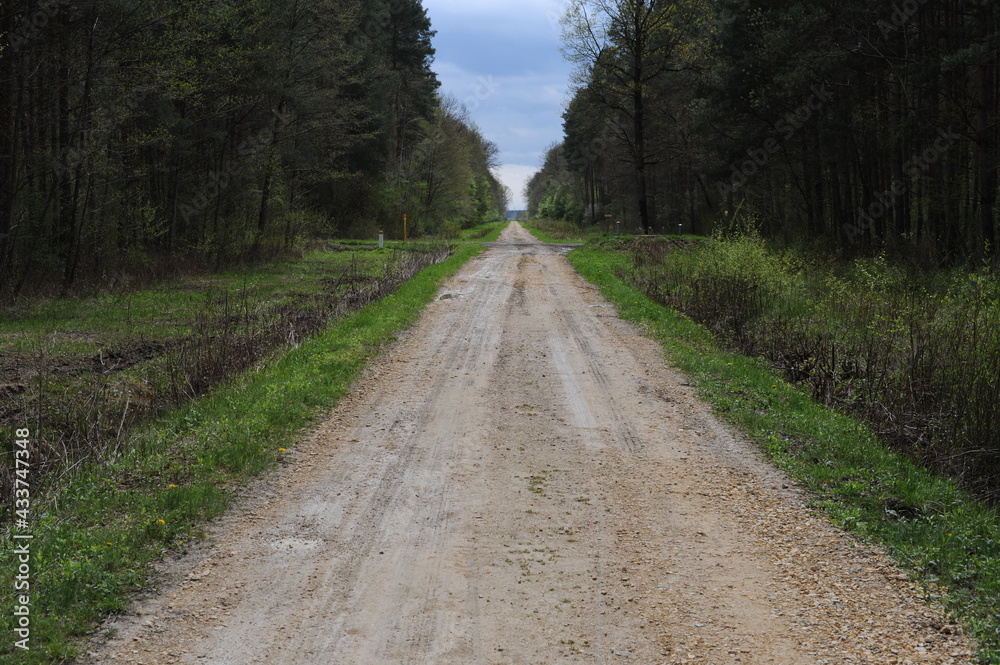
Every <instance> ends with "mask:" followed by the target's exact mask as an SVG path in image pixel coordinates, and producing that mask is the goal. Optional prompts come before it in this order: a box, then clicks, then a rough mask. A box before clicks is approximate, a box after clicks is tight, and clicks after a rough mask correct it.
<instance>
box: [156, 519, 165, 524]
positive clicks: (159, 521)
mask: <svg viewBox="0 0 1000 665" xmlns="http://www.w3.org/2000/svg"><path fill="white" fill-rule="evenodd" d="M156 523H157V524H166V523H167V521H166V520H156Z"/></svg>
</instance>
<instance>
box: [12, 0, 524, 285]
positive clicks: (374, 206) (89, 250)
mask: <svg viewBox="0 0 1000 665" xmlns="http://www.w3.org/2000/svg"><path fill="white" fill-rule="evenodd" d="M0 35H2V36H0V298H3V299H5V300H7V301H12V300H15V299H17V298H18V297H19V296H23V295H25V294H26V293H29V292H52V293H62V294H67V293H71V292H73V291H74V290H75V289H78V288H81V287H84V286H90V285H94V286H98V287H102V288H111V289H120V288H122V287H123V286H124V285H126V284H128V283H130V282H134V281H135V280H137V279H138V278H142V279H148V278H150V277H154V278H155V277H160V276H163V277H166V276H171V275H174V274H177V273H178V272H184V271H186V270H196V269H209V270H218V269H221V268H225V267H229V266H232V265H235V264H239V263H246V262H256V261H260V260H264V259H269V258H274V257H277V256H280V255H282V254H284V253H287V252H289V251H291V250H293V249H296V248H298V247H301V246H302V245H303V244H305V243H308V242H309V241H310V240H311V239H314V238H322V237H333V236H336V237H373V236H374V234H376V233H378V231H379V230H384V231H385V232H386V234H387V235H388V236H389V237H391V238H402V236H403V215H404V214H405V215H407V216H408V221H409V228H408V231H409V233H410V235H411V236H420V235H453V234H454V233H455V232H456V231H457V230H458V229H459V228H461V227H464V226H474V225H477V224H481V223H484V222H489V221H493V220H496V219H501V218H502V217H503V215H504V214H505V211H506V201H507V192H506V190H505V188H504V187H503V186H502V185H501V184H500V183H499V182H498V180H497V178H496V177H495V176H494V175H493V173H492V171H491V169H493V168H494V167H495V166H497V163H498V149H497V146H496V145H495V144H493V143H492V142H490V141H488V140H487V139H485V138H484V137H483V136H482V134H481V133H480V131H479V129H478V128H477V127H476V125H475V123H474V122H473V121H472V120H471V118H470V117H469V114H468V111H467V110H466V109H464V108H463V107H462V106H461V105H460V104H459V103H457V102H456V101H454V100H453V99H449V98H446V97H442V96H441V95H440V94H439V92H438V88H439V83H438V81H437V78H436V75H435V73H434V71H433V69H432V63H433V58H434V48H433V46H432V44H431V38H432V37H433V35H434V31H433V30H432V29H431V24H430V20H429V18H428V16H427V13H426V10H425V9H424V8H423V6H422V4H421V3H420V2H419V0H365V1H364V2H361V1H360V0H287V1H283V2H274V1H272V0H226V1H223V2H183V1H181V0H151V1H150V2H124V1H122V0H79V1H76V2H69V1H67V0H2V2H0Z"/></svg>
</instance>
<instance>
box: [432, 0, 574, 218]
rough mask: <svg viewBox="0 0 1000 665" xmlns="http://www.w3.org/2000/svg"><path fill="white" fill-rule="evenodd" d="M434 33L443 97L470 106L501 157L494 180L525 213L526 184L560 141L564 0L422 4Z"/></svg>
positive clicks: (565, 81)
mask: <svg viewBox="0 0 1000 665" xmlns="http://www.w3.org/2000/svg"><path fill="white" fill-rule="evenodd" d="M423 4H424V7H425V8H426V9H427V12H428V15H429V16H430V19H431V25H432V28H433V29H434V30H436V31H437V35H436V36H435V38H434V47H435V49H436V50H437V56H436V59H435V62H434V70H435V71H436V72H437V74H438V79H439V80H440V81H441V83H442V92H443V93H445V94H451V95H453V96H454V97H455V98H457V99H458V100H459V101H460V102H463V103H464V104H465V105H466V106H467V107H469V111H470V114H471V116H472V119H473V120H474V121H475V122H476V124H477V125H479V128H480V130H481V131H482V133H483V135H484V136H485V137H486V138H487V139H489V140H491V141H494V142H495V143H496V144H497V145H498V146H499V147H500V151H501V155H500V159H501V160H502V161H503V162H504V165H503V166H502V167H501V168H500V169H499V173H498V175H499V176H500V179H501V180H502V181H503V183H504V184H505V185H507V186H508V187H510V188H511V190H512V191H513V195H514V202H513V203H512V208H513V209H521V208H523V207H524V206H525V203H524V197H523V189H524V184H525V181H526V180H527V179H528V178H529V177H531V175H533V174H534V173H535V172H536V171H537V170H538V169H539V168H540V166H541V160H542V157H543V156H544V152H545V150H546V148H548V147H549V146H550V145H551V144H553V143H555V142H558V141H560V140H562V135H563V130H562V113H563V110H564V108H565V103H566V100H567V97H568V90H569V79H570V74H571V72H572V69H573V66H572V65H571V64H570V63H568V62H566V61H565V60H564V59H563V57H562V54H561V53H560V51H559V46H560V42H559V39H560V27H559V17H560V16H561V15H562V14H563V13H564V11H565V8H566V6H567V4H568V2H567V0H503V1H502V2H499V1H497V0H424V3H423Z"/></svg>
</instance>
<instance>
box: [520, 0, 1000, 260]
mask: <svg viewBox="0 0 1000 665" xmlns="http://www.w3.org/2000/svg"><path fill="white" fill-rule="evenodd" d="M998 26H1000V5H998V4H997V3H995V2H992V1H991V0H875V1H870V0H865V1H864V2H861V1H860V0H834V1H828V2H806V1H798V0H753V1H748V0H711V1H709V0H680V1H677V2H659V1H656V0H586V1H584V0H578V1H576V2H573V3H571V5H570V7H569V9H568V10H567V12H566V14H565V17H564V18H563V49H564V53H565V55H566V57H567V58H569V59H570V60H572V61H573V62H575V63H577V65H578V69H577V74H576V80H575V82H574V90H573V94H572V100H571V102H570V103H569V105H568V109H567V111H566V113H565V116H564V118H565V123H564V128H565V137H564V140H563V141H562V142H561V143H559V144H557V145H554V146H552V147H551V149H550V150H549V151H548V154H547V156H546V159H545V163H544V166H543V168H542V169H541V170H540V171H539V172H538V173H537V174H535V176H534V177H533V179H532V180H531V181H530V182H529V184H528V186H527V188H526V194H527V197H528V198H529V204H530V213H531V214H532V215H540V216H542V217H548V218H554V219H566V220H571V221H581V222H582V221H585V222H586V223H588V224H591V223H600V222H603V220H604V218H605V215H613V216H614V217H615V218H617V219H619V220H624V221H625V223H626V227H627V228H629V229H633V230H639V231H642V232H644V233H647V234H648V233H654V232H655V233H663V232H670V233H674V232H677V231H678V229H679V227H680V230H681V231H683V232H685V233H696V234H705V233H709V232H711V231H713V230H715V229H716V228H717V227H719V226H720V224H725V223H726V222H727V221H729V222H731V221H732V220H733V219H734V218H736V217H739V218H740V219H742V220H744V221H745V220H753V222H754V223H755V224H756V225H758V226H759V228H760V231H761V233H762V234H763V235H764V236H765V237H767V238H771V239H777V240H781V241H783V242H786V243H788V244H795V245H802V244H807V245H809V246H812V247H816V248H821V249H823V250H824V251H825V250H833V251H835V252H837V253H838V254H840V255H843V256H847V257H851V256H857V255H863V254H866V253H873V252H881V251H885V252H890V253H897V254H902V255H905V256H908V257H914V258H916V259H918V260H919V262H920V263H921V264H923V265H927V266H940V265H955V264H960V263H962V264H964V263H967V262H969V261H973V262H975V261H980V260H982V259H984V258H985V259H988V260H993V259H995V258H996V257H997V255H998V250H997V212H998V211H997V188H998V184H1000V183H998V178H997V168H998V125H997V123H998V118H1000V101H998V94H997V93H998V90H997V86H998V75H1000V66H998V65H1000V52H998V47H1000V37H998Z"/></svg>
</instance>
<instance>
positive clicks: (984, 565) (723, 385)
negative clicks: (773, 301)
mask: <svg viewBox="0 0 1000 665" xmlns="http://www.w3.org/2000/svg"><path fill="white" fill-rule="evenodd" d="M618 246H619V245H618V243H616V242H614V241H604V243H603V246H600V245H595V244H590V245H588V246H586V247H583V248H580V249H577V250H574V251H573V252H571V253H570V255H569V258H570V260H571V261H572V263H573V265H574V267H575V268H576V269H577V270H578V271H579V272H580V273H581V274H582V275H583V276H584V277H585V278H586V279H588V280H589V281H591V282H592V283H594V284H596V285H597V286H599V287H600V289H601V291H602V293H603V294H604V296H605V297H606V298H608V299H609V300H610V301H612V302H613V303H614V304H615V305H616V306H617V307H618V311H619V315H620V316H621V317H622V318H623V319H626V320H629V321H634V322H637V323H640V324H642V325H644V326H645V327H646V329H647V330H648V331H649V334H650V335H651V336H652V337H653V338H654V339H656V340H657V341H659V342H660V343H661V344H662V345H663V347H664V351H665V354H666V357H667V359H668V360H669V361H670V362H671V363H672V364H674V365H675V366H677V367H678V368H679V369H681V370H682V371H683V372H685V373H686V374H687V375H688V376H689V377H690V378H691V380H692V381H693V382H694V384H695V385H696V386H697V388H698V391H699V394H700V396H701V397H702V398H703V399H705V400H706V401H708V402H709V403H710V404H712V405H713V406H714V407H715V410H716V412H717V413H718V414H719V415H721V416H722V417H723V418H725V419H726V420H728V421H729V422H730V423H732V424H733V425H735V426H736V427H738V428H739V429H741V430H742V431H744V432H746V433H747V434H748V435H749V436H750V437H751V438H752V439H754V440H755V441H756V442H758V443H759V444H760V445H761V446H762V448H763V449H764V450H765V452H766V453H767V454H768V455H769V456H770V458H771V459H772V460H773V461H774V462H775V463H776V464H777V465H778V466H780V467H781V468H783V469H785V470H786V471H787V472H788V473H790V474H791V475H792V476H793V477H795V478H796V479H798V481H799V482H801V483H802V484H803V485H804V486H805V487H806V488H808V489H809V490H810V492H811V493H812V495H813V505H814V507H816V508H818V509H821V510H823V511H825V512H826V513H827V514H828V515H829V516H830V517H831V518H832V519H833V521H834V522H835V523H837V524H839V525H841V526H842V527H844V528H846V529H847V530H848V531H851V532H852V533H854V534H856V535H858V536H859V537H861V538H862V539H864V540H867V541H869V542H874V543H877V544H879V545H881V546H883V547H885V548H886V549H887V550H888V551H889V552H890V553H891V554H892V555H893V556H894V557H895V558H896V560H897V561H898V562H899V563H900V565H901V566H902V567H903V568H905V569H906V570H908V571H909V572H910V574H911V575H912V576H913V577H914V579H916V580H918V581H919V582H921V583H923V585H924V588H925V593H926V595H927V596H928V598H929V599H931V598H933V599H934V600H936V601H939V602H940V603H942V605H943V606H944V607H945V609H946V610H947V611H948V612H949V613H950V614H951V615H952V616H953V617H955V618H956V619H957V620H958V621H960V622H961V623H962V624H963V625H964V626H965V629H966V630H967V631H968V633H969V634H970V635H972V636H973V637H974V638H975V639H976V640H977V642H978V644H979V658H980V662H982V663H984V664H990V665H997V664H1000V613H998V612H997V607H1000V516H998V515H997V513H996V511H995V510H993V509H991V508H989V507H988V506H986V505H984V504H982V503H980V502H977V501H976V500H974V499H973V498H972V497H971V496H970V495H969V494H968V493H966V492H964V491H963V490H961V489H960V488H958V487H957V486H956V484H955V483H953V482H952V481H950V480H947V479H944V478H942V477H940V476H937V475H935V474H933V473H931V472H929V471H927V470H926V469H924V468H922V467H920V466H918V465H917V464H915V463H913V462H911V461H909V460H907V459H905V458H903V457H901V456H899V455H896V454H894V453H892V452H891V451H890V450H889V449H888V447H887V446H885V445H884V444H883V443H882V442H881V441H879V439H878V438H877V437H876V436H875V435H874V434H873V433H872V431H871V430H870V429H869V428H868V427H866V426H865V425H863V424H861V423H859V422H858V421H857V420H855V419H853V418H850V417H848V416H845V415H842V414H838V413H836V412H834V411H832V410H831V409H828V408H826V407H824V406H821V405H819V404H817V403H816V402H814V401H813V400H812V399H810V398H809V397H808V396H806V395H805V394H804V393H802V392H800V391H799V390H797V389H796V388H794V387H792V386H791V385H789V384H788V383H786V382H785V381H784V380H783V379H781V378H780V377H779V375H777V374H776V373H774V372H773V371H772V370H771V369H770V367H768V366H767V365H766V364H765V363H763V362H762V361H760V360H758V359H754V358H749V357H746V356H741V355H736V354H731V353H728V352H725V351H722V350H720V347H719V346H718V345H717V344H716V343H715V341H714V340H713V338H712V336H711V334H710V333H709V332H708V331H707V330H706V329H705V328H704V327H702V326H700V325H698V324H696V323H694V322H693V321H691V320H690V319H689V318H687V317H686V316H684V315H683V314H680V313H678V312H676V311H674V310H670V309H667V308H665V307H662V306H660V305H658V304H656V303H654V302H653V301H652V300H650V299H649V298H647V297H646V296H645V295H644V294H643V293H642V292H641V291H640V290H639V289H637V288H635V287H633V286H631V285H630V284H627V283H626V282H624V281H623V280H621V279H620V278H619V277H618V275H619V274H622V272H623V271H624V270H625V269H626V267H627V257H625V256H624V255H622V254H620V253H619V252H618V251H617V248H618Z"/></svg>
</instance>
